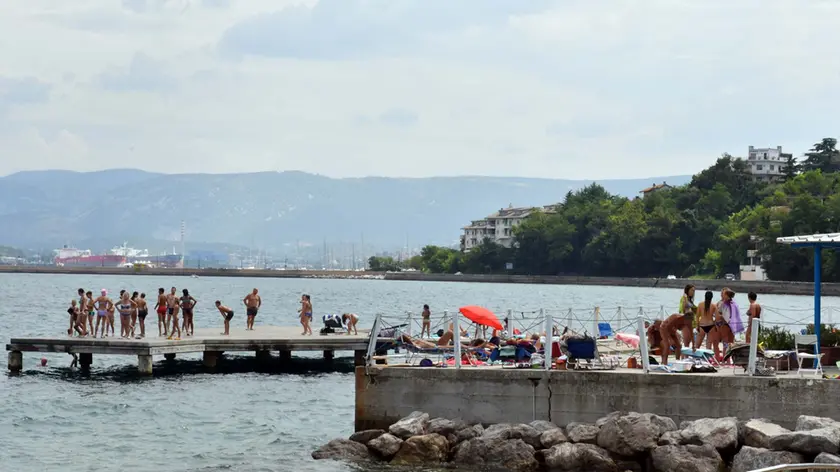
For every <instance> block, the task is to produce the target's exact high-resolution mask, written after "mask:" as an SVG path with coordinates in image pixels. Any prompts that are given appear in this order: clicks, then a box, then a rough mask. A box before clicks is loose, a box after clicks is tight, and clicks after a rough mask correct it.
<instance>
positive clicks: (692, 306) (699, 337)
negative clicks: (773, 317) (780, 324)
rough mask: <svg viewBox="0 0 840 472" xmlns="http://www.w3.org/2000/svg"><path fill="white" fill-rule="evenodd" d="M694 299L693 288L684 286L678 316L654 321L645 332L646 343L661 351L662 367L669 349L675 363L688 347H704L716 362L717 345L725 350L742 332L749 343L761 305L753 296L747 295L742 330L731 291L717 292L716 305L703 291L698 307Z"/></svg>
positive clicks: (718, 354) (756, 297)
mask: <svg viewBox="0 0 840 472" xmlns="http://www.w3.org/2000/svg"><path fill="white" fill-rule="evenodd" d="M694 295H695V287H694V285H686V286H685V289H684V290H683V295H682V298H680V307H679V313H675V314H673V315H671V316H669V317H668V318H666V319H665V320H662V321H660V320H657V321H655V322H654V323H653V324H652V325H651V326H650V327H649V328H648V332H647V337H648V342H649V344H650V345H651V347H653V348H660V349H661V356H662V363H663V364H667V362H668V354H669V352H670V351H671V349H670V348H671V347H674V348H675V350H674V351H675V352H674V353H675V356H676V358H677V360H679V359H681V358H682V352H681V351H682V347H686V348H687V347H691V349H692V351H694V352H696V351H697V349H699V348H700V347H701V346H704V343H705V347H706V349H712V350H713V351H714V355H715V357H716V358H720V356H721V349H720V345H721V344H723V345H724V349H725V348H726V346H728V345H729V344H732V343H734V342H735V336H736V335H737V334H740V333H744V332H746V342H750V339H751V337H752V320H753V319H756V318H761V305H759V304H758V303H757V299H758V296H757V295H756V294H755V293H753V292H750V293H749V294H748V295H747V298H748V300H749V302H750V306H749V309H748V310H747V323H746V326H745V325H744V323H743V321H742V319H741V309H740V307H739V306H738V304H737V303H736V302H735V292H734V291H733V290H731V289H729V288H724V289H723V290H721V292H720V298H719V299H718V301H717V302H714V298H715V296H714V293H712V292H711V291H706V293H705V294H704V296H703V301H702V302H700V304H699V305H698V304H696V303H695V302H694ZM680 337H681V338H682V339H680Z"/></svg>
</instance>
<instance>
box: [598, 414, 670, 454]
mask: <svg viewBox="0 0 840 472" xmlns="http://www.w3.org/2000/svg"><path fill="white" fill-rule="evenodd" d="M676 429H677V424H676V423H674V420H672V419H671V418H666V417H664V416H658V415H654V414H651V413H644V414H639V413H628V414H626V415H623V416H612V417H610V418H609V419H608V420H607V421H605V422H604V423H603V424H602V425H601V429H600V430H599V431H598V438H597V442H598V446H600V447H602V448H604V449H606V450H608V451H610V452H613V453H615V454H618V455H620V456H625V457H631V456H635V455H637V454H640V453H643V452H646V451H649V450H651V449H653V448H654V447H656V445H657V443H658V441H659V438H660V437H661V436H662V434H664V433H666V432H668V431H674V430H676Z"/></svg>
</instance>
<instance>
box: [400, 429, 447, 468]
mask: <svg viewBox="0 0 840 472" xmlns="http://www.w3.org/2000/svg"><path fill="white" fill-rule="evenodd" d="M448 458H449V443H448V442H447V441H446V438H445V437H443V436H441V435H440V434H424V435H421V436H412V437H410V438H408V439H406V440H405V441H403V443H402V444H401V445H400V450H399V451H398V452H397V454H396V455H395V456H394V458H393V459H392V460H391V463H392V464H396V465H412V464H434V463H440V462H446V461H447V459H448Z"/></svg>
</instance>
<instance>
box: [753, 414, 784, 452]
mask: <svg viewBox="0 0 840 472" xmlns="http://www.w3.org/2000/svg"><path fill="white" fill-rule="evenodd" d="M789 432H790V430H788V429H786V428H782V427H781V426H779V425H777V424H774V423H771V422H769V421H767V420H762V419H754V420H749V421H745V422H743V423H741V436H742V438H741V441H742V442H743V444H744V445H745V446H750V447H757V448H763V449H770V439H771V438H773V437H774V436H778V435H780V434H785V433H789Z"/></svg>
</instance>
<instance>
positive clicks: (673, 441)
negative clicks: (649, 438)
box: [656, 431, 683, 446]
mask: <svg viewBox="0 0 840 472" xmlns="http://www.w3.org/2000/svg"><path fill="white" fill-rule="evenodd" d="M682 443H683V442H682V431H666V432H665V433H663V434H662V436H661V437H660V438H659V441H657V442H656V444H657V445H658V446H679V445H681V444H682Z"/></svg>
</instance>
